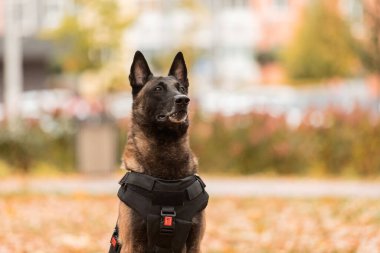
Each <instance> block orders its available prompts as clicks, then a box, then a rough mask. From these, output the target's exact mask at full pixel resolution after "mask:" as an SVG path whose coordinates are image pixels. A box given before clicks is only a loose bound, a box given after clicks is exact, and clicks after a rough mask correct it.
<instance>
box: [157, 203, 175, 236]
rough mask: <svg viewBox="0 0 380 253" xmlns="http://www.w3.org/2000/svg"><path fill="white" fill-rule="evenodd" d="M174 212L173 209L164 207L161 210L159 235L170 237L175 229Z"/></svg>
mask: <svg viewBox="0 0 380 253" xmlns="http://www.w3.org/2000/svg"><path fill="white" fill-rule="evenodd" d="M175 217H176V212H175V210H174V207H165V206H163V207H162V208H161V222H160V234H162V235H171V234H173V232H174V228H175V219H174V218H175Z"/></svg>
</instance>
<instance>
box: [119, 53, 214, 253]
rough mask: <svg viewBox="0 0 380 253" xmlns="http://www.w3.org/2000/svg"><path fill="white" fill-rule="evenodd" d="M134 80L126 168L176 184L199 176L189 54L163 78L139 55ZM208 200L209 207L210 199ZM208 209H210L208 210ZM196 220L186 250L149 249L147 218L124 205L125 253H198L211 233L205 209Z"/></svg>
mask: <svg viewBox="0 0 380 253" xmlns="http://www.w3.org/2000/svg"><path fill="white" fill-rule="evenodd" d="M129 81H130V85H131V87H132V96H133V105H132V123H131V128H130V131H129V134H128V140H127V143H126V146H125V150H124V153H123V163H124V166H125V168H126V170H127V171H129V172H134V173H135V174H136V175H147V176H149V177H151V178H158V179H160V180H166V181H164V182H172V181H173V182H176V180H179V179H183V178H186V177H191V176H194V175H196V173H197V171H198V161H197V158H196V157H195V155H194V154H193V152H192V150H191V149H190V145H189V137H188V127H189V116H188V105H189V102H190V99H189V97H188V91H189V81H188V76H187V67H186V64H185V60H184V57H183V54H182V53H181V52H179V53H177V55H176V56H175V58H174V60H173V62H172V65H171V67H170V71H169V74H168V76H164V77H162V76H154V75H153V74H152V72H151V71H150V68H149V66H148V63H147V61H146V59H145V58H144V56H143V54H142V53H141V52H139V51H137V52H136V53H135V55H134V59H133V63H132V66H131V70H130V75H129ZM127 174H128V173H127ZM202 183H203V182H202ZM119 197H120V196H119ZM207 200H208V195H207ZM203 202H205V203H206V205H207V201H203ZM204 208H205V206H203V207H202V209H204ZM161 214H162V210H161ZM166 219H168V221H171V218H170V219H169V218H168V217H165V222H166ZM190 222H191V226H190V228H189V231H187V232H186V233H187V237H186V241H185V245H183V247H182V248H181V250H178V251H175V250H173V251H171V250H167V249H166V250H167V251H165V249H158V248H157V249H156V250H155V251H153V250H151V249H149V248H148V246H147V245H148V244H149V238H148V234H147V224H146V223H147V221H146V219H145V218H144V217H142V216H141V215H139V213H138V212H137V211H136V210H134V209H133V208H131V207H129V206H128V205H126V204H125V203H124V202H123V201H120V206H119V216H118V221H117V228H118V231H117V232H118V238H117V241H118V243H119V244H120V246H121V250H120V252H122V253H146V252H187V253H198V252H200V248H201V240H202V237H203V235H204V231H205V214H204V210H201V211H199V212H197V213H196V214H195V215H194V217H193V218H192V219H191V220H190ZM161 225H162V221H161ZM177 225H178V226H179V225H180V224H179V223H178V224H177ZM148 230H149V228H148Z"/></svg>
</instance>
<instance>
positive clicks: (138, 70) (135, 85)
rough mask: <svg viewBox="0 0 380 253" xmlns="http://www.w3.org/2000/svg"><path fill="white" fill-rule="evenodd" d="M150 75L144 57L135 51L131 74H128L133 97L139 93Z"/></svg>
mask: <svg viewBox="0 0 380 253" xmlns="http://www.w3.org/2000/svg"><path fill="white" fill-rule="evenodd" d="M152 75H153V74H152V72H150V69H149V66H148V63H147V62H146V60H145V58H144V55H143V54H142V53H141V52H140V51H136V53H135V56H134V57H133V62H132V66H131V72H130V74H129V82H130V84H131V86H132V95H133V97H135V96H136V95H137V93H139V91H140V90H141V89H142V87H144V85H145V83H146V82H147V81H148V80H149V78H150V77H152Z"/></svg>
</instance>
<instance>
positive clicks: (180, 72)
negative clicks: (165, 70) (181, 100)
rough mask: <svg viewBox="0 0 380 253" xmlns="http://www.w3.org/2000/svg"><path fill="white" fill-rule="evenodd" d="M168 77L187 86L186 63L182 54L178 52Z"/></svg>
mask: <svg viewBox="0 0 380 253" xmlns="http://www.w3.org/2000/svg"><path fill="white" fill-rule="evenodd" d="M169 76H174V77H175V78H177V79H178V81H180V82H182V83H183V84H184V85H186V86H189V82H188V80H187V68H186V63H185V59H184V58H183V54H182V52H178V53H177V55H176V56H175V57H174V60H173V63H172V66H171V67H170V71H169Z"/></svg>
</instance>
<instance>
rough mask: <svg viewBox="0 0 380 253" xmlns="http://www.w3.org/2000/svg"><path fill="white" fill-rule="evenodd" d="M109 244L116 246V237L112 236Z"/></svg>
mask: <svg viewBox="0 0 380 253" xmlns="http://www.w3.org/2000/svg"><path fill="white" fill-rule="evenodd" d="M111 244H112V246H113V247H114V248H115V247H116V244H117V241H116V238H115V237H113V236H112V238H111Z"/></svg>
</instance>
